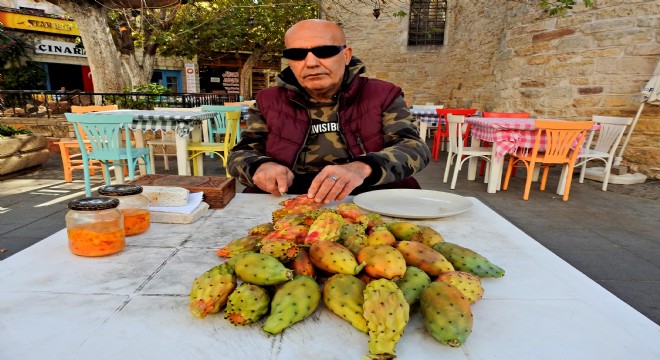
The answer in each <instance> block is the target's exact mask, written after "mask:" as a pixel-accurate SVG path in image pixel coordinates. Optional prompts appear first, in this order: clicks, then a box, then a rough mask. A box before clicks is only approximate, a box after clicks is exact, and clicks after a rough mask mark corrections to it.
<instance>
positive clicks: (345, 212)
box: [336, 203, 362, 223]
mask: <svg viewBox="0 0 660 360" xmlns="http://www.w3.org/2000/svg"><path fill="white" fill-rule="evenodd" d="M336 211H337V214H339V215H341V217H343V218H344V219H346V220H349V219H350V220H351V221H350V222H352V223H355V222H356V221H355V219H357V218H358V217H359V216H360V215H362V211H360V207H359V206H357V205H356V204H353V203H341V204H338V205H337V207H336Z"/></svg>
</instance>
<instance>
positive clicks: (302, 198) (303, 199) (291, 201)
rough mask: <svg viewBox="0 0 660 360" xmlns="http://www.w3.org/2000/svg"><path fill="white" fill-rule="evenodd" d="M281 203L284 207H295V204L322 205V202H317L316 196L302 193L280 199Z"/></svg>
mask: <svg viewBox="0 0 660 360" xmlns="http://www.w3.org/2000/svg"><path fill="white" fill-rule="evenodd" d="M280 205H282V206H284V207H294V206H300V205H312V206H314V207H320V206H321V205H323V204H321V203H317V202H316V201H314V198H309V197H307V194H302V195H298V196H294V197H292V198H288V199H286V200H282V201H280Z"/></svg>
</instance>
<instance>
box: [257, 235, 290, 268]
mask: <svg viewBox="0 0 660 360" xmlns="http://www.w3.org/2000/svg"><path fill="white" fill-rule="evenodd" d="M259 252H260V253H262V254H268V255H270V256H272V257H274V258H276V259H277V260H279V261H280V262H281V263H283V264H284V263H287V262H289V261H291V260H293V259H295V258H296V257H297V256H298V252H299V250H298V245H296V244H295V243H293V242H291V241H289V240H285V239H273V240H270V241H268V242H267V243H266V244H264V246H262V247H261V249H259Z"/></svg>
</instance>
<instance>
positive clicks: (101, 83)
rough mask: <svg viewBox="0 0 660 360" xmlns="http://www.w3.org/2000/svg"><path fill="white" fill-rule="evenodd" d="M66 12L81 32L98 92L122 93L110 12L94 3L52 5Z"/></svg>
mask: <svg viewBox="0 0 660 360" xmlns="http://www.w3.org/2000/svg"><path fill="white" fill-rule="evenodd" d="M49 2H51V3H53V4H55V5H57V6H59V7H61V8H62V9H64V11H66V12H67V13H68V14H69V15H70V16H71V17H72V18H73V20H74V21H75V22H76V24H77V25H78V28H79V29H80V30H81V31H80V37H81V38H82V41H83V44H84V45H85V50H86V52H87V62H88V63H89V67H90V71H91V74H92V81H93V83H94V91H95V92H121V91H122V88H123V87H124V85H125V82H124V76H123V75H124V73H123V71H122V66H121V62H120V61H119V52H118V51H117V48H116V46H115V43H114V41H113V40H112V35H111V34H110V31H109V30H108V22H107V18H108V10H107V9H106V8H105V7H103V6H101V5H99V4H97V3H95V2H80V1H74V0H64V1H49Z"/></svg>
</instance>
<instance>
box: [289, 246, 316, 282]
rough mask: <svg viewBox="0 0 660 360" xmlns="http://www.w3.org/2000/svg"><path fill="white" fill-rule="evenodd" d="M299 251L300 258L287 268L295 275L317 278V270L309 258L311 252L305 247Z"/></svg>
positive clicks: (297, 257) (290, 263)
mask: <svg viewBox="0 0 660 360" xmlns="http://www.w3.org/2000/svg"><path fill="white" fill-rule="evenodd" d="M298 250H299V251H298V256H296V258H295V259H293V261H291V262H289V263H288V264H287V266H288V267H289V268H290V269H291V270H293V273H294V274H295V275H305V276H309V277H311V278H315V277H316V270H315V268H314V264H312V260H311V259H310V258H309V251H308V250H307V249H305V248H303V247H299V248H298Z"/></svg>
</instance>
